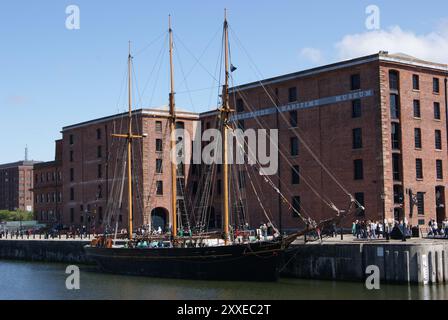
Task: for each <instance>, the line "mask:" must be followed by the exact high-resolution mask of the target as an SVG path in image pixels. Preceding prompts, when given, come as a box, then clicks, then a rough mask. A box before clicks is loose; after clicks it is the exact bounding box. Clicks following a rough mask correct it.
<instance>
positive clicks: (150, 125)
mask: <svg viewBox="0 0 448 320" xmlns="http://www.w3.org/2000/svg"><path fill="white" fill-rule="evenodd" d="M198 118H199V115H198V114H194V113H191V112H186V111H178V112H177V119H176V121H177V126H178V127H184V128H185V129H186V130H187V131H188V132H190V133H191V134H193V130H194V122H195V121H196V120H197V119H198ZM168 119H169V113H168V109H167V108H161V109H142V110H136V111H134V112H133V131H134V133H135V134H144V135H146V137H145V138H143V139H142V140H141V141H137V142H135V143H134V144H133V149H132V150H133V151H132V152H133V162H134V163H133V181H135V186H134V223H135V226H141V225H143V224H149V223H150V220H149V217H150V216H152V217H153V223H154V224H155V226H157V227H158V226H159V225H160V226H161V227H162V228H168V227H169V225H170V214H169V213H170V211H171V209H170V195H171V178H170V175H169V174H167V173H168V172H170V170H171V163H170V132H169V124H168ZM127 128H128V124H127V113H123V114H118V115H114V116H110V117H105V118H101V119H95V120H92V121H87V122H84V123H79V124H75V125H71V126H67V127H64V128H63V130H62V135H63V138H62V141H63V145H64V148H63V149H64V151H63V156H62V164H63V165H62V179H63V181H64V184H63V188H62V192H63V197H64V208H63V221H64V223H65V224H67V225H77V226H83V225H85V226H86V227H88V228H90V229H91V230H92V229H93V228H95V229H96V230H99V229H101V225H102V224H103V222H105V220H104V219H106V210H112V207H113V208H115V209H114V210H115V211H116V212H115V213H114V214H113V215H112V217H111V221H109V224H111V225H115V223H116V222H118V227H119V228H120V229H121V228H126V226H127V222H128V220H127V196H126V195H127V178H125V179H124V180H123V178H122V177H123V176H124V174H123V168H124V166H123V164H124V163H125V161H126V153H125V149H124V147H125V144H126V143H125V140H124V139H118V138H113V137H112V134H113V133H125V132H127V130H128V129H127ZM189 172H190V168H189V166H188V165H186V166H183V167H179V170H178V176H179V181H178V189H179V190H181V189H182V190H183V189H184V188H185V187H184V184H185V181H186V180H187V179H188V175H189ZM179 184H181V185H179ZM122 185H123V192H121V190H122ZM120 194H123V196H122V198H120ZM120 200H121V201H120ZM178 201H179V203H180V204H179V207H180V208H181V209H182V207H184V206H185V205H184V202H183V199H182V198H181V197H179V199H178ZM120 204H121V206H120ZM108 205H109V206H111V207H108ZM118 207H120V208H119V209H117V208H118Z"/></svg>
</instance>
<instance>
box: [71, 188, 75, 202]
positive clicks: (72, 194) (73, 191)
mask: <svg viewBox="0 0 448 320" xmlns="http://www.w3.org/2000/svg"><path fill="white" fill-rule="evenodd" d="M74 200H75V189H74V188H70V201H74Z"/></svg>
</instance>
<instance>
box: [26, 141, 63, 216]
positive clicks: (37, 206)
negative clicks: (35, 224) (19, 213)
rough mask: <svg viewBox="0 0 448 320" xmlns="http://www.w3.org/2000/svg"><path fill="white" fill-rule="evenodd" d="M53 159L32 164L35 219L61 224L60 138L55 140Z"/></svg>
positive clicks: (61, 145) (61, 151)
mask: <svg viewBox="0 0 448 320" xmlns="http://www.w3.org/2000/svg"><path fill="white" fill-rule="evenodd" d="M55 145H56V148H55V149H56V150H55V160H54V161H48V162H41V163H37V164H35V165H34V188H33V194H34V214H35V219H36V220H38V221H39V222H41V223H45V224H48V225H55V224H62V223H63V217H62V209H63V197H62V185H63V180H62V154H63V150H62V148H63V144H62V140H57V141H56V143H55Z"/></svg>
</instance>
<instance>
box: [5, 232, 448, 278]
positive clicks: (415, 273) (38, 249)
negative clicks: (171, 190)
mask: <svg viewBox="0 0 448 320" xmlns="http://www.w3.org/2000/svg"><path fill="white" fill-rule="evenodd" d="M88 243H89V241H85V240H57V239H56V240H0V259H14V260H27V261H43V262H61V263H73V264H92V263H93V262H92V261H89V259H88V258H87V256H86V255H85V253H84V249H83V247H84V246H85V245H86V244H88ZM283 265H284V266H283V267H282V270H281V274H282V276H285V277H294V278H301V279H315V280H337V281H364V280H365V279H366V277H367V276H369V275H370V274H367V273H366V269H367V267H368V266H377V267H378V269H379V272H380V278H381V281H382V282H391V283H414V284H437V283H447V282H448V241H445V242H443V241H437V242H431V241H424V242H422V243H400V242H372V243H354V242H343V243H331V242H330V243H323V244H317V243H311V244H306V245H305V244H297V245H294V246H293V247H292V248H290V249H289V250H288V251H287V253H286V255H285V257H284V263H283Z"/></svg>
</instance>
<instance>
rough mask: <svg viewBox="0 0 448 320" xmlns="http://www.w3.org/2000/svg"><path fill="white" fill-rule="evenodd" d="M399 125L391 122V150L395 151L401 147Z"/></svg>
mask: <svg viewBox="0 0 448 320" xmlns="http://www.w3.org/2000/svg"><path fill="white" fill-rule="evenodd" d="M400 131H401V130H400V124H398V123H395V122H393V123H392V126H391V140H392V149H394V150H397V149H400V145H401V132H400Z"/></svg>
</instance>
